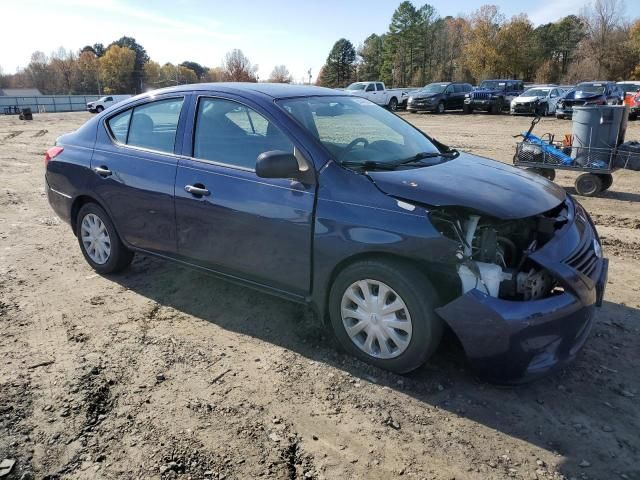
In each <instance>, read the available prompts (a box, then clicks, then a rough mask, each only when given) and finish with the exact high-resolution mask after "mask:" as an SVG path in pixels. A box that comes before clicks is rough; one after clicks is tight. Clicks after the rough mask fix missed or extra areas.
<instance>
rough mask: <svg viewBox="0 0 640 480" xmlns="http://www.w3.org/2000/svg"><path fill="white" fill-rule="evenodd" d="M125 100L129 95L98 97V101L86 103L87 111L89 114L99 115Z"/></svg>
mask: <svg viewBox="0 0 640 480" xmlns="http://www.w3.org/2000/svg"><path fill="white" fill-rule="evenodd" d="M127 98H131V95H105V96H104V97H100V99H98V100H95V101H93V102H89V103H87V110H88V111H90V112H91V113H94V112H95V113H100V112H102V111H103V110H106V109H107V108H109V107H110V106H111V105H115V104H116V103H119V102H122V101H123V100H126V99H127Z"/></svg>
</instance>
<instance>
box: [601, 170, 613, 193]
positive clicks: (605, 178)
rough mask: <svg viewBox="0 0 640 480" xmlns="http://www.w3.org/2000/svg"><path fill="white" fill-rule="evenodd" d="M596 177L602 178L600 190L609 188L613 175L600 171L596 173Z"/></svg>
mask: <svg viewBox="0 0 640 480" xmlns="http://www.w3.org/2000/svg"><path fill="white" fill-rule="evenodd" d="M598 177H600V180H602V191H603V192H604V191H605V190H609V188H610V187H611V185H613V175H611V174H610V173H601V174H598Z"/></svg>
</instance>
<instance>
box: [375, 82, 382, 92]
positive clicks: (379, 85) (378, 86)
mask: <svg viewBox="0 0 640 480" xmlns="http://www.w3.org/2000/svg"><path fill="white" fill-rule="evenodd" d="M376 89H377V90H378V91H379V92H382V91H383V90H384V85H382V84H381V83H376Z"/></svg>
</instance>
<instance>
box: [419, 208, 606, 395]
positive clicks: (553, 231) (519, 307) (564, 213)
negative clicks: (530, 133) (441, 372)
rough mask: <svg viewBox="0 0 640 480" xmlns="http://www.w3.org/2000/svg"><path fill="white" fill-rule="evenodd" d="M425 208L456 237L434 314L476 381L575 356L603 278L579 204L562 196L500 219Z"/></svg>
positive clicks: (520, 377) (500, 379)
mask: <svg viewBox="0 0 640 480" xmlns="http://www.w3.org/2000/svg"><path fill="white" fill-rule="evenodd" d="M429 215H430V219H431V222H432V224H433V225H434V226H435V227H436V229H437V230H438V231H439V232H440V233H441V234H442V235H443V236H445V237H447V238H450V239H452V240H455V241H456V242H458V244H459V249H458V251H457V253H456V259H455V261H453V262H452V263H451V265H452V267H453V268H455V275H454V278H455V277H456V276H457V279H458V280H459V282H457V283H458V287H459V291H458V292H457V294H456V295H455V298H453V299H452V300H450V301H449V302H448V303H446V304H445V305H443V306H442V307H440V308H438V309H437V310H436V311H437V313H438V314H439V315H440V316H441V317H442V318H443V319H444V320H445V321H446V323H447V324H448V325H449V327H450V328H451V329H452V330H453V332H454V333H455V334H456V336H457V337H458V339H459V340H460V342H461V343H462V346H463V348H464V349H465V352H466V354H467V357H468V358H469V360H470V363H471V365H472V366H473V368H474V369H476V371H477V372H478V373H479V374H480V375H481V376H482V377H483V378H486V379H487V380H489V381H492V382H496V383H507V384H513V383H521V382H526V381H529V380H532V379H535V378H538V377H540V376H541V375H544V374H546V373H548V372H549V371H550V370H552V369H553V368H555V367H557V366H559V365H562V364H564V363H566V362H568V361H570V360H571V359H573V358H574V357H575V355H576V354H577V352H578V351H579V350H580V348H581V347H582V345H583V344H584V341H585V340H586V338H587V336H588V334H589V331H590V329H591V324H592V318H593V313H594V308H595V306H599V305H600V304H601V302H602V296H603V292H604V287H605V284H606V276H607V260H606V259H605V258H603V257H602V249H601V246H600V241H599V238H598V235H597V233H596V230H595V228H594V226H593V224H592V222H591V220H590V218H589V216H588V215H587V213H586V212H585V211H584V209H583V208H582V207H581V206H580V205H579V204H577V203H576V202H574V201H573V199H572V198H571V197H569V196H567V197H566V198H565V199H564V201H563V202H562V203H560V204H559V205H558V206H557V207H555V208H553V209H551V210H549V211H546V212H543V213H540V214H537V215H534V216H531V217H527V218H521V219H508V220H504V219H500V218H495V217H492V216H490V215H486V214H483V213H479V212H475V211H473V210H472V209H469V208H459V207H442V208H433V209H431V210H430V213H429ZM447 296H448V297H449V298H452V297H454V295H452V294H450V295H447Z"/></svg>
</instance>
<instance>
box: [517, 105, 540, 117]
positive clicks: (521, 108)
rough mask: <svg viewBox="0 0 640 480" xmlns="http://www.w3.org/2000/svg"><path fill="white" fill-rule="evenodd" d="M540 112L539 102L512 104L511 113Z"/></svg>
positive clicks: (529, 113)
mask: <svg viewBox="0 0 640 480" xmlns="http://www.w3.org/2000/svg"><path fill="white" fill-rule="evenodd" d="M537 112H538V104H537V103H516V104H515V105H511V109H510V113H511V115H532V114H535V113H537Z"/></svg>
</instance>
